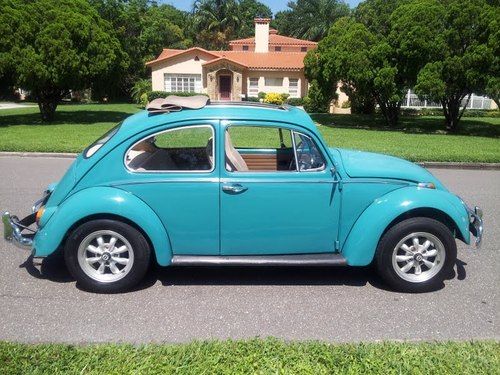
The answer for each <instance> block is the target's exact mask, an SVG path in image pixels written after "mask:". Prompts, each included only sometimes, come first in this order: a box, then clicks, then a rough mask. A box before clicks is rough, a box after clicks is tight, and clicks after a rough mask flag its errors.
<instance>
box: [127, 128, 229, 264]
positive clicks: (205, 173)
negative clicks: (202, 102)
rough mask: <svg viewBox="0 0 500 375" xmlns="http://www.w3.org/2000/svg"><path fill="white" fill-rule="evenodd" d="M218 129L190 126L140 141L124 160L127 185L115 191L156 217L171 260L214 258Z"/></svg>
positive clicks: (132, 146) (217, 217) (216, 253)
mask: <svg viewBox="0 0 500 375" xmlns="http://www.w3.org/2000/svg"><path fill="white" fill-rule="evenodd" d="M217 125H218V123H217V122H213V123H210V122H207V123H202V124H196V125H195V124H191V125H185V126H180V127H176V128H173V129H168V130H164V131H161V132H156V133H153V134H149V135H147V136H143V137H141V138H140V139H138V140H137V141H136V142H135V143H133V144H132V145H131V147H130V148H129V150H128V152H127V154H126V156H125V162H126V168H127V169H128V171H129V173H130V175H131V176H130V177H131V179H130V181H127V184H125V185H123V186H121V187H120V188H122V189H124V190H127V191H130V192H131V193H132V194H134V195H136V196H138V197H139V198H140V199H142V200H143V201H144V202H145V203H146V204H148V205H149V206H150V207H151V208H152V209H153V210H154V211H155V213H156V214H157V215H158V217H159V218H160V220H161V221H162V223H163V225H164V226H165V229H166V231H167V234H168V237H169V241H170V245H171V247H172V251H173V253H174V254H182V255H218V254H219V194H220V193H219V178H218V171H217V170H216V168H215V166H216V160H215V159H216V158H215V156H216V155H215V154H214V150H215V147H214V140H215V139H216V137H215V129H216V128H217Z"/></svg>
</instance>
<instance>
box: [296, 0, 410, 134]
mask: <svg viewBox="0 0 500 375" xmlns="http://www.w3.org/2000/svg"><path fill="white" fill-rule="evenodd" d="M370 5H373V6H374V8H375V9H376V8H377V7H379V6H382V5H383V4H381V2H380V1H379V0H374V1H370V0H368V1H367V3H366V4H365V7H364V12H365V11H367V10H370V17H368V16H367V15H364V19H365V20H366V19H373V20H372V24H374V23H378V24H381V23H382V22H387V23H389V21H388V20H385V21H384V20H380V19H378V18H377V17H385V18H389V17H390V13H389V14H385V13H384V12H381V11H374V10H373V9H372V8H370ZM365 22H366V21H365ZM367 23H368V22H367ZM387 30H390V28H388V29H387ZM387 34H389V33H387ZM314 53H315V54H317V55H318V58H317V59H316V61H314V60H311V59H306V60H305V65H306V70H305V71H306V75H307V77H308V78H309V79H317V80H318V81H320V82H321V81H322V80H324V81H327V82H328V85H327V86H325V87H324V89H325V90H332V89H333V91H334V90H335V87H336V82H338V81H341V82H342V86H341V90H342V91H344V92H345V93H347V94H348V95H351V96H352V101H353V111H362V112H365V113H366V112H371V111H372V110H373V107H372V106H371V104H372V103H373V102H376V103H377V104H378V105H379V106H380V110H381V111H382V114H383V115H384V117H385V119H386V122H387V124H388V125H389V126H395V125H396V124H397V123H398V120H399V112H400V106H401V100H402V99H403V97H404V93H405V91H406V87H408V85H409V83H410V82H411V81H412V80H415V79H416V77H409V76H405V75H403V74H401V72H404V71H406V70H408V69H405V67H404V66H402V65H401V63H404V62H401V61H399V60H397V59H396V58H395V57H396V55H397V50H396V49H395V48H394V46H392V45H391V40H390V38H389V35H383V34H382V33H377V32H373V31H371V30H370V27H369V26H367V25H365V24H363V23H361V22H359V21H358V20H357V19H356V18H354V17H344V18H342V19H340V20H338V21H337V22H336V23H335V24H334V25H333V26H332V28H331V29H330V31H329V33H328V36H327V37H326V38H324V39H323V40H322V41H321V42H320V43H319V45H318V50H317V52H311V53H310V54H314ZM311 65H315V68H314V69H311ZM325 97H327V96H326V95H325Z"/></svg>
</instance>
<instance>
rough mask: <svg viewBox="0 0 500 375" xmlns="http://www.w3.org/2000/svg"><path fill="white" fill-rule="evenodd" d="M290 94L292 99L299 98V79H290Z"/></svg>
mask: <svg viewBox="0 0 500 375" xmlns="http://www.w3.org/2000/svg"><path fill="white" fill-rule="evenodd" d="M288 93H289V94H290V97H292V98H298V97H299V79H298V78H290V79H289V80H288Z"/></svg>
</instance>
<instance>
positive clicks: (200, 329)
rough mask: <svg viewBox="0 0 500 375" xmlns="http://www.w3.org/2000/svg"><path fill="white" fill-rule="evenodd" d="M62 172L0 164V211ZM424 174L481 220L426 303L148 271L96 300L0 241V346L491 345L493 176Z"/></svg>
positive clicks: (366, 286) (357, 274)
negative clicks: (262, 340) (256, 341)
mask: <svg viewBox="0 0 500 375" xmlns="http://www.w3.org/2000/svg"><path fill="white" fill-rule="evenodd" d="M70 163H71V159H64V158H45V157H42V158H31V157H0V176H1V182H2V183H1V185H0V210H1V211H4V210H9V211H10V212H12V213H14V214H17V215H18V216H20V217H22V216H24V215H25V214H28V213H29V210H30V207H31V205H32V203H33V202H34V201H35V200H36V199H38V198H39V196H40V194H41V193H42V191H43V190H44V189H45V187H46V186H47V185H48V183H50V182H53V181H56V180H58V179H59V178H60V177H61V176H62V174H63V173H64V171H65V169H66V168H67V166H68V165H69V164H70ZM431 172H432V173H433V174H435V175H436V176H437V177H438V178H440V179H441V181H443V183H444V184H445V185H446V186H447V187H448V188H449V189H450V190H451V191H453V192H454V193H456V194H458V195H460V196H461V197H462V198H463V199H464V200H465V201H466V202H468V203H469V204H470V205H478V206H480V207H482V208H483V210H484V213H485V215H484V220H485V236H484V239H483V246H482V248H481V249H480V250H475V249H472V248H470V247H469V246H466V245H464V244H463V243H462V242H458V245H459V246H458V259H459V260H458V262H457V265H456V269H455V270H456V272H455V275H454V277H453V278H451V279H450V280H447V281H446V283H445V284H446V286H445V287H444V288H443V289H441V290H438V291H436V292H433V293H427V294H415V295H412V294H402V293H395V292H392V291H390V290H387V288H386V287H385V286H384V285H383V284H382V283H381V282H380V281H379V279H378V277H377V275H376V274H375V273H374V272H373V271H372V270H371V268H310V269H308V268H258V267H251V268H246V269H245V268H220V267H218V268H217V267H214V268H159V267H156V268H154V269H153V270H151V272H150V273H149V276H148V277H147V278H146V280H145V281H144V282H143V283H142V284H141V286H140V288H139V289H138V290H136V291H133V292H130V293H126V294H117V295H97V294H91V293H88V292H85V291H82V290H79V289H78V288H77V287H76V286H75V282H74V280H73V279H72V278H71V276H70V275H69V274H68V272H67V271H66V269H65V266H64V262H63V260H62V259H61V258H60V257H53V258H48V259H45V260H43V261H41V260H36V262H35V265H33V262H32V261H31V259H28V258H29V255H30V254H29V251H23V250H20V249H18V248H16V247H15V246H13V245H12V244H10V243H8V242H6V241H5V240H3V236H2V238H1V239H0V340H13V341H21V342H71V343H88V342H109V341H111V342H132V343H146V342H186V341H190V340H193V339H211V338H219V339H226V338H233V339H240V338H250V337H255V336H259V337H267V336H274V337H278V338H282V339H287V340H310V339H318V340H326V341H331V342H348V341H355V342H358V341H375V340H448V339H450V340H463V339H467V340H468V339H497V340H498V339H499V338H500V332H499V328H498V311H499V310H498V308H499V304H498V291H499V277H498V265H499V261H498V250H499V248H498V245H497V244H498V243H500V222H499V220H500V217H499V212H500V171H477V170H445V169H433V170H431Z"/></svg>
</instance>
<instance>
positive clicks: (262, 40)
mask: <svg viewBox="0 0 500 375" xmlns="http://www.w3.org/2000/svg"><path fill="white" fill-rule="evenodd" d="M269 22H271V19H270V18H256V19H254V23H255V52H269Z"/></svg>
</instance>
